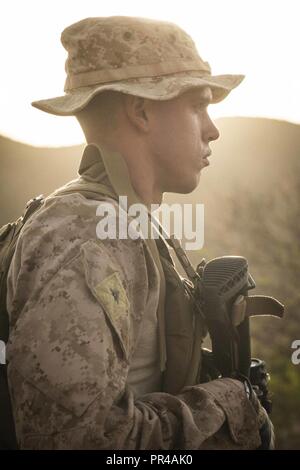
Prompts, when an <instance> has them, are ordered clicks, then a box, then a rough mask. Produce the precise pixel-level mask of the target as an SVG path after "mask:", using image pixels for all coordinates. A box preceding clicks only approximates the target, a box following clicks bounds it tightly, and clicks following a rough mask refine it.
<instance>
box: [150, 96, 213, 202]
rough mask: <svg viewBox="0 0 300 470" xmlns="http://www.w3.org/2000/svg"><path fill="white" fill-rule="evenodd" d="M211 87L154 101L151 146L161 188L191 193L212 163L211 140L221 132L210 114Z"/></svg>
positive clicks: (166, 190) (163, 190) (164, 190)
mask: <svg viewBox="0 0 300 470" xmlns="http://www.w3.org/2000/svg"><path fill="white" fill-rule="evenodd" d="M211 100H212V93H211V90H210V88H209V87H205V88H199V89H193V90H191V91H188V92H186V93H184V94H182V95H180V96H179V97H177V98H175V99H172V100H168V101H159V102H158V101H156V102H154V103H153V110H152V111H153V117H154V119H153V120H152V125H151V132H150V139H149V142H150V148H151V155H152V161H153V165H154V168H155V172H156V180H157V181H158V185H159V187H160V189H161V190H162V192H178V193H188V192H191V191H193V189H195V188H196V186H197V185H198V183H199V179H200V173H201V170H202V169H203V168H205V167H206V166H208V165H209V161H208V159H207V157H208V156H209V155H210V153H211V151H210V148H209V143H210V142H211V141H213V140H216V139H217V138H218V137H219V132H218V130H217V128H216V127H215V125H214V124H213V122H212V121H211V119H210V117H209V115H208V109H207V108H208V105H209V103H210V102H211Z"/></svg>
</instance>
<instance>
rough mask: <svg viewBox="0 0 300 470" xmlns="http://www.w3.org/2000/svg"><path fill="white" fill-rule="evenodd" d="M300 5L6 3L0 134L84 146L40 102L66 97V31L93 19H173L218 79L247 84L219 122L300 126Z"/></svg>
mask: <svg viewBox="0 0 300 470" xmlns="http://www.w3.org/2000/svg"><path fill="white" fill-rule="evenodd" d="M299 13H300V1H299V0H205V1H202V0H184V1H183V0H180V1H179V0H150V1H145V0H144V1H143V0H139V1H136V0H122V1H121V0H109V1H100V0H84V1H83V0H81V1H77V0H72V1H71V0H42V1H41V0H25V1H24V0H2V2H1V7H0V48H1V49H0V52H1V78H0V83H1V86H0V104H1V108H0V134H2V135H6V136H9V137H11V138H13V139H16V140H21V141H24V142H28V143H31V144H34V145H51V146H52V145H53V146H56V145H69V144H74V143H79V142H82V141H83V136H82V134H81V131H80V129H79V126H78V124H77V123H76V121H75V119H74V118H69V117H68V118H66V117H56V116H51V115H48V114H46V113H43V112H41V111H38V110H36V109H34V108H32V107H31V105H30V102H31V101H33V100H38V99H43V98H50V97H54V96H59V95H63V87H64V81H65V72H64V62H65V59H66V52H65V50H64V48H63V47H62V45H61V44H60V34H61V31H62V30H63V29H64V28H65V27H66V26H68V25H69V24H71V23H73V22H75V21H78V20H80V19H82V18H85V17H88V16H109V15H132V16H145V17H149V18H156V19H162V20H168V21H173V22H175V23H178V24H179V25H180V26H182V27H183V28H184V29H186V31H187V32H188V33H190V34H191V36H192V37H193V39H194V40H195V42H196V45H197V48H198V50H199V52H200V55H201V56H202V57H203V59H204V60H208V61H209V62H210V65H211V67H212V71H213V74H220V73H243V74H245V75H246V79H245V80H244V82H243V83H242V85H241V86H240V87H239V88H238V89H237V90H235V91H234V92H233V93H232V94H231V96H230V97H229V98H228V99H227V100H225V102H224V103H221V104H218V105H214V106H212V107H211V114H212V116H213V117H219V116H230V115H246V116H265V117H271V118H278V119H285V120H290V121H293V122H297V123H300V60H299V59H300V54H299V50H300V32H299V31H300V28H299V20H300V14H299Z"/></svg>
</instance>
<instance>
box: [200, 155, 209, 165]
mask: <svg viewBox="0 0 300 470" xmlns="http://www.w3.org/2000/svg"><path fill="white" fill-rule="evenodd" d="M202 161H203V163H204V166H208V165H209V164H210V162H209V160H208V157H203V158H202Z"/></svg>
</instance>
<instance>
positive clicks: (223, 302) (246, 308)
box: [165, 235, 284, 413]
mask: <svg viewBox="0 0 300 470" xmlns="http://www.w3.org/2000/svg"><path fill="white" fill-rule="evenodd" d="M165 240H166V241H167V242H168V244H169V245H170V246H171V247H172V248H173V249H174V251H175V253H176V256H177V258H178V260H179V262H180V264H181V265H182V267H183V269H184V270H185V272H186V274H187V276H188V279H186V280H184V284H185V289H186V291H187V293H188V295H189V296H190V297H191V298H192V299H193V301H194V304H195V307H196V311H197V314H199V315H200V316H201V317H202V318H203V320H204V321H205V323H206V325H207V327H208V332H209V335H210V338H211V343H212V351H211V352H210V351H209V352H208V351H207V350H206V351H205V350H204V351H203V354H204V363H205V364H206V365H208V367H207V368H206V369H207V370H208V372H206V374H207V376H206V377H202V379H204V380H203V381H207V379H208V378H210V379H212V378H219V377H231V378H235V379H240V380H243V381H250V383H251V385H252V388H253V389H254V390H255V391H256V393H257V396H258V398H259V400H260V401H261V404H262V405H263V406H264V408H265V409H266V411H267V412H268V413H270V412H271V408H272V403H271V399H270V396H269V393H268V387H267V384H268V380H269V374H268V373H267V371H266V365H265V362H264V361H261V360H260V359H256V358H255V359H251V340H250V327H249V317H251V316H257V315H270V316H274V317H277V318H281V317H282V316H283V313H284V306H283V305H282V304H281V303H280V302H279V301H278V300H276V299H275V298H273V297H269V296H263V295H255V296H249V295H248V291H249V290H251V289H254V288H255V287H256V284H255V282H254V279H253V278H252V276H251V274H250V273H249V268H248V262H247V259H246V258H244V257H242V256H222V257H219V258H215V259H212V260H211V261H209V262H206V261H205V259H202V260H201V262H200V263H199V264H198V266H197V268H196V269H194V267H193V266H192V264H191V262H190V260H189V259H188V256H187V254H186V253H185V251H184V250H183V248H182V247H181V244H180V242H179V240H177V239H176V238H175V237H174V236H173V235H172V236H171V237H168V238H166V239H165Z"/></svg>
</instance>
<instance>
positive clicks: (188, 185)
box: [173, 173, 200, 194]
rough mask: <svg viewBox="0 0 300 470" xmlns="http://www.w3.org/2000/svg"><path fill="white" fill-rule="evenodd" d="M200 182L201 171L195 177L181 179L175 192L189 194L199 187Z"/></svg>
mask: <svg viewBox="0 0 300 470" xmlns="http://www.w3.org/2000/svg"><path fill="white" fill-rule="evenodd" d="M199 182H200V173H199V174H197V175H196V176H195V177H194V178H190V179H187V180H186V181H181V182H180V183H181V184H180V185H177V189H176V190H175V191H173V192H176V193H179V194H189V193H191V192H193V191H194V189H196V188H197V186H198V184H199Z"/></svg>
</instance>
